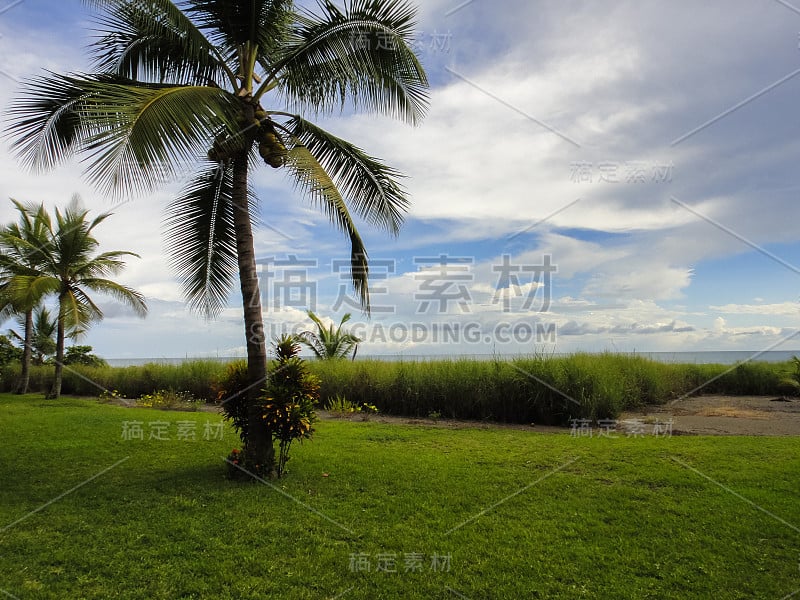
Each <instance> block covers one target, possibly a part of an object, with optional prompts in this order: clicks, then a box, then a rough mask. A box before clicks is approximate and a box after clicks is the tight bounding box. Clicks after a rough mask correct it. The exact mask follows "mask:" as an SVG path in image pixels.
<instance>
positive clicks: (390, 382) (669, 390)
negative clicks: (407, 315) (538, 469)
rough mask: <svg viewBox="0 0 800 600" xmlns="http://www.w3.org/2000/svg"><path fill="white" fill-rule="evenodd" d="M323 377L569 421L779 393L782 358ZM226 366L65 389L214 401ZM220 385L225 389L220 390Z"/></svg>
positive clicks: (342, 388) (533, 362)
mask: <svg viewBox="0 0 800 600" xmlns="http://www.w3.org/2000/svg"><path fill="white" fill-rule="evenodd" d="M310 366H311V370H312V372H313V373H315V374H316V375H318V376H319V377H320V379H321V383H322V389H321V392H322V398H323V402H324V401H326V400H327V399H329V398H333V397H335V396H341V397H344V398H346V399H347V400H349V401H350V402H352V403H354V404H361V403H364V402H366V403H369V404H374V405H377V407H378V408H379V409H380V410H381V412H383V413H386V414H393V415H404V416H421V417H426V416H428V415H430V414H432V413H438V414H440V415H441V416H443V417H449V418H456V419H474V420H493V421H500V422H510V423H539V424H543V425H544V424H567V423H568V422H569V420H570V419H573V418H587V419H593V420H597V419H606V418H615V417H616V416H618V415H619V413H620V412H621V411H623V410H626V409H631V408H637V407H641V406H645V405H648V404H663V403H665V402H668V401H670V400H673V399H676V398H679V397H681V396H683V395H687V394H695V393H715V394H728V395H771V394H772V395H779V394H780V393H781V392H780V389H781V388H780V381H781V379H783V378H786V377H787V376H790V375H791V373H792V372H793V366H792V364H791V363H746V364H742V365H739V366H737V367H735V368H733V367H730V366H726V365H692V364H682V365H676V364H664V363H659V362H656V361H653V360H650V359H647V358H643V357H638V356H629V355H620V354H610V353H609V354H599V355H598V354H574V355H572V356H566V357H532V358H519V359H513V360H500V359H497V360H492V361H477V360H471V359H453V360H437V361H423V362H384V361H378V360H359V361H355V362H354V361H347V360H334V361H311V362H310ZM224 370H225V365H224V364H222V363H219V362H215V361H189V362H185V363H182V364H179V365H165V364H148V365H143V366H137V367H123V368H114V367H74V368H72V367H70V368H69V369H67V370H65V373H64V383H63V390H64V393H66V394H75V395H80V396H97V395H99V394H100V393H101V392H102V390H104V389H107V390H115V391H118V392H119V393H120V394H122V395H123V396H125V397H128V398H137V397H139V396H141V395H143V394H149V393H152V392H153V391H155V390H160V389H166V390H174V391H188V392H190V393H191V394H192V395H193V396H195V397H196V398H203V399H206V400H213V399H214V394H215V392H214V385H215V384H216V383H217V382H219V381H220V380H221V378H222V377H223V373H224ZM18 371H19V368H18V367H16V368H13V367H12V368H9V367H6V368H5V369H4V370H3V371H2V372H0V391H9V390H11V389H13V383H14V380H15V379H16V377H17V376H18ZM51 380H52V367H36V368H34V369H33V370H32V374H31V386H32V389H33V390H42V391H43V390H46V389H48V388H49V385H50V382H51ZM223 387H224V386H223Z"/></svg>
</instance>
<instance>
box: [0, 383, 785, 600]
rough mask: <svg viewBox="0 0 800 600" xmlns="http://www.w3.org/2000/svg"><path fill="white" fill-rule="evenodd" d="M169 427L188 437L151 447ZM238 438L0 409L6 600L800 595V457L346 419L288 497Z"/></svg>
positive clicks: (85, 408)
mask: <svg viewBox="0 0 800 600" xmlns="http://www.w3.org/2000/svg"><path fill="white" fill-rule="evenodd" d="M125 421H128V422H129V423H128V426H129V427H130V421H141V422H142V424H143V425H142V427H143V433H144V438H145V439H144V440H138V439H135V440H124V439H123V436H122V432H123V426H124V422H125ZM156 421H163V422H167V424H168V425H167V429H166V434H167V435H168V436H169V437H170V440H168V441H166V440H156V439H153V440H150V439H147V438H148V437H149V435H150V433H151V431H156V429H155V428H153V427H151V422H156ZM179 421H183V422H193V423H195V426H194V427H195V429H194V434H195V438H196V439H195V440H191V439H182V440H179V439H176V438H177V432H178V422H179ZM218 422H219V418H218V417H217V416H216V415H210V414H206V413H178V412H159V411H152V410H145V409H126V408H121V407H115V406H109V405H102V404H98V403H96V402H94V401H90V400H78V399H69V398H67V399H62V400H59V401H46V400H44V399H43V398H42V397H41V396H33V395H31V396H26V397H24V398H19V397H13V396H7V395H0V435H2V442H0V590H1V591H0V599H3V598H20V599H28V598H104V599H105V598H143V599H144V598H170V599H172V598H215V599H216V598H237V599H238V598H254V599H255V598H286V599H295V598H297V599H300V598H314V599H316V598H341V599H342V600H355V599H375V598H392V599H393V598H452V599H458V598H469V599H475V600H477V599H479V598H481V599H483V598H769V599H774V600H781V599H783V598H787V597H788V596H789V595H791V594H793V593H794V592H797V591H798V590H800V568H799V567H800V501H798V500H800V498H798V491H799V490H800V484H799V483H798V482H800V440H798V439H794V438H782V439H779V438H733V437H731V438H709V437H672V438H646V439H642V438H625V437H618V438H616V439H608V438H596V437H595V438H591V439H589V438H573V437H570V435H569V434H568V433H565V434H563V435H553V434H550V435H548V434H536V433H533V432H525V431H513V430H484V429H466V430H445V429H433V428H421V427H412V426H389V425H381V424H377V423H372V422H368V423H361V422H338V421H334V422H331V421H327V422H322V423H320V424H319V427H318V432H317V435H316V437H315V439H314V440H313V441H312V442H310V443H306V444H304V445H302V446H297V448H296V449H295V450H294V452H293V460H292V461H290V469H291V470H290V473H289V475H288V476H287V477H286V478H285V479H283V480H281V481H280V482H278V483H277V485H276V486H275V487H270V486H268V485H265V484H262V483H255V484H253V483H231V482H229V481H227V480H225V479H224V478H223V473H224V467H225V464H224V463H223V457H224V456H226V455H227V454H228V452H229V451H230V450H231V448H233V447H234V446H237V442H238V439H237V438H236V436H235V434H234V433H233V432H232V431H231V430H230V429H228V428H225V429H224V433H223V439H222V440H219V439H216V440H215V439H204V437H208V438H212V437H214V436H215V435H218V434H219V431H217V430H216V429H215V425H216V423H218ZM206 424H208V425H209V429H208V430H206ZM183 427H186V428H189V430H188V431H189V433H191V424H184V425H183ZM109 467H113V468H110V469H109ZM693 469H694V470H693ZM98 474H99V475H98ZM323 474H328V476H327V477H324V476H323ZM92 477H94V479H92V480H91V481H88V482H86V481H87V480H88V479H90V478H92ZM706 477H707V478H709V479H707V478H706ZM711 480H713V481H711ZM84 482H86V483H84ZM715 482H717V483H715ZM80 484H84V485H80ZM79 485H80V487H77V488H76V486H79ZM722 486H724V487H725V488H727V490H726V489H723V487H722ZM54 499H55V500H54ZM42 507H43V508H42ZM37 509H40V510H38V512H35V513H33V514H30V513H31V511H35V510H37ZM15 521H16V523H15ZM795 597H800V593H798V594H797V596H795Z"/></svg>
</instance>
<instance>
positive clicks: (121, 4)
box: [88, 0, 233, 85]
mask: <svg viewBox="0 0 800 600" xmlns="http://www.w3.org/2000/svg"><path fill="white" fill-rule="evenodd" d="M88 4H90V5H92V6H93V7H94V8H99V9H102V10H103V12H104V14H103V15H102V16H100V17H98V19H97V22H98V24H99V26H100V35H99V36H98V39H97V40H96V41H95V42H94V43H93V44H92V45H91V47H90V50H91V52H92V54H93V57H94V67H95V68H96V69H97V70H99V71H102V72H107V73H114V74H116V75H119V76H122V77H128V78H130V79H136V80H140V81H152V82H154V83H164V82H170V83H181V84H188V83H199V84H206V83H208V82H209V81H215V82H216V83H217V84H218V85H223V84H224V80H223V78H222V76H223V75H225V74H227V75H228V77H229V78H228V81H227V83H228V84H231V83H232V81H231V79H232V75H233V74H231V73H230V71H228V70H227V67H226V66H225V64H224V62H223V61H222V58H221V57H220V56H219V54H218V52H217V49H216V48H215V47H214V45H213V44H211V42H210V41H209V40H208V39H206V37H205V36H204V35H203V34H202V33H201V32H200V30H199V29H198V28H197V26H196V25H195V24H194V23H192V21H191V20H190V19H189V18H188V17H187V16H186V15H185V14H184V13H183V12H182V11H181V10H180V9H179V8H178V7H177V6H175V4H173V3H172V2H170V1H169V0H148V2H142V1H141V0H91V1H90V2H88Z"/></svg>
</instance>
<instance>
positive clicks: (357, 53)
mask: <svg viewBox="0 0 800 600" xmlns="http://www.w3.org/2000/svg"><path fill="white" fill-rule="evenodd" d="M320 9H321V13H322V14H320V15H317V14H314V13H311V12H305V13H303V14H301V15H298V20H297V24H296V25H295V27H294V28H293V30H292V33H291V37H290V39H289V42H288V44H286V46H285V48H284V56H283V57H282V58H281V60H280V61H279V62H278V63H277V64H276V65H275V66H274V68H273V70H272V71H271V73H270V76H269V77H268V78H267V80H266V82H265V84H264V85H263V86H262V88H263V89H266V87H267V86H268V85H269V84H271V83H272V82H273V81H275V80H277V81H278V82H279V88H280V90H281V91H282V93H283V94H284V96H285V97H286V100H287V101H288V102H290V103H292V104H295V105H297V106H299V107H304V108H310V109H312V110H314V111H319V112H329V111H332V110H335V109H337V108H341V107H343V106H344V105H345V103H346V102H347V101H348V100H349V101H350V102H352V103H353V105H354V106H355V107H356V108H357V109H358V108H363V109H366V110H368V111H370V112H375V113H382V114H388V115H391V116H393V117H396V118H399V119H403V120H405V121H407V122H409V123H418V122H419V121H421V120H422V118H423V117H424V115H425V112H426V111H427V106H428V79H427V76H426V74H425V70H424V69H423V67H422V65H421V64H420V62H419V60H418V59H417V57H416V56H415V54H414V52H413V51H412V49H411V43H412V41H413V39H412V36H413V31H414V18H415V9H414V8H413V7H412V6H410V5H409V4H408V3H406V2H403V1H401V0H388V1H386V0H353V1H352V2H351V3H350V4H349V6H346V8H345V9H344V10H340V9H339V8H338V7H337V6H336V5H334V4H333V3H332V2H330V1H325V2H323V3H321V5H320Z"/></svg>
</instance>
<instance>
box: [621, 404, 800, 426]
mask: <svg viewBox="0 0 800 600" xmlns="http://www.w3.org/2000/svg"><path fill="white" fill-rule="evenodd" d="M669 419H672V432H673V434H675V433H678V434H689V435H692V434H695V435H800V400H798V399H792V400H788V401H786V400H784V399H779V398H775V397H774V396H768V397H764V396H697V397H694V398H685V399H682V400H678V401H676V402H673V403H671V404H667V405H664V406H649V407H646V408H645V409H644V410H641V411H631V412H626V413H625V414H623V415H622V416H621V417H620V421H621V422H622V421H626V420H627V421H631V420H640V421H644V422H645V423H648V424H649V423H655V422H656V421H660V422H662V423H663V422H666V421H668V420H669Z"/></svg>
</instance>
